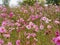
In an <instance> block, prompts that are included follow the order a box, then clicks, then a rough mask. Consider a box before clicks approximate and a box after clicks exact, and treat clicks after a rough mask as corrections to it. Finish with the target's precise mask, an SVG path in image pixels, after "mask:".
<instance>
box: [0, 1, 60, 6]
mask: <svg viewBox="0 0 60 45" xmlns="http://www.w3.org/2000/svg"><path fill="white" fill-rule="evenodd" d="M35 2H39V3H40V4H42V5H60V0H0V5H5V6H10V7H15V6H20V5H25V4H28V5H33V4H34V3H35Z"/></svg>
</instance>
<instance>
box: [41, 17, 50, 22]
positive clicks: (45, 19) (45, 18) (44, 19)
mask: <svg viewBox="0 0 60 45" xmlns="http://www.w3.org/2000/svg"><path fill="white" fill-rule="evenodd" d="M41 20H43V21H45V23H49V22H50V21H51V20H50V19H48V18H47V17H42V18H41Z"/></svg>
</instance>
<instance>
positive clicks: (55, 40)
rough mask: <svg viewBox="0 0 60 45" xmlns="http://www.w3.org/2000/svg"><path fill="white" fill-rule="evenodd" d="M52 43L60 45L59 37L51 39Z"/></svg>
mask: <svg viewBox="0 0 60 45" xmlns="http://www.w3.org/2000/svg"><path fill="white" fill-rule="evenodd" d="M53 42H54V43H55V44H56V45H60V36H58V37H55V38H53Z"/></svg>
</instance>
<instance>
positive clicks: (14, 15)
mask: <svg viewBox="0 0 60 45" xmlns="http://www.w3.org/2000/svg"><path fill="white" fill-rule="evenodd" d="M59 16H60V6H56V5H49V6H41V5H39V4H34V5H33V6H28V5H25V6H24V5H23V6H20V7H16V8H9V7H4V6H0V45H49V44H50V43H51V38H53V36H54V35H53V34H54V32H55V30H56V29H59V26H60V19H59ZM56 36H57V37H56V38H54V39H53V41H54V43H55V44H56V45H60V34H59V33H58V32H56ZM47 37H48V38H47ZM52 44H53V43H52ZM50 45H51V44H50Z"/></svg>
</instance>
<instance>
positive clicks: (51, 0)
mask: <svg viewBox="0 0 60 45" xmlns="http://www.w3.org/2000/svg"><path fill="white" fill-rule="evenodd" d="M46 1H47V4H56V5H59V3H60V0H46Z"/></svg>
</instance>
